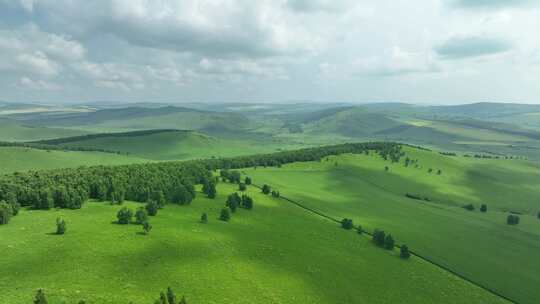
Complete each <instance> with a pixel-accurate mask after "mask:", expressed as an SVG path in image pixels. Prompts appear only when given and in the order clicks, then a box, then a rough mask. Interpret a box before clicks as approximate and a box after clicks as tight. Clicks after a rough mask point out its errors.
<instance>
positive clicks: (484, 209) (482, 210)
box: [480, 204, 487, 212]
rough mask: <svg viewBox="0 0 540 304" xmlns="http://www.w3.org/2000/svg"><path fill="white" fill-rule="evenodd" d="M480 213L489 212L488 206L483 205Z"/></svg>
mask: <svg viewBox="0 0 540 304" xmlns="http://www.w3.org/2000/svg"><path fill="white" fill-rule="evenodd" d="M480 212H487V205H486V204H482V205H481V206H480Z"/></svg>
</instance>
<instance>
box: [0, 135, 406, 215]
mask: <svg viewBox="0 0 540 304" xmlns="http://www.w3.org/2000/svg"><path fill="white" fill-rule="evenodd" d="M365 151H376V152H377V153H378V154H379V155H380V156H381V157H382V158H386V159H392V160H393V161H397V160H399V158H400V157H401V156H402V155H403V153H402V152H401V146H400V145H399V144H396V143H387V142H368V143H349V144H340V145H333V146H324V147H316V148H306V149H300V150H294V151H283V152H276V153H271V154H259V155H252V156H241V157H233V158H220V159H206V160H192V161H172V162H161V163H147V164H131V165H119V166H94V167H79V168H66V169H55V170H48V171H29V172H24V173H20V172H16V173H12V174H7V175H3V176H0V202H1V201H4V203H3V204H0V219H1V221H2V222H7V221H9V218H10V217H11V216H13V215H16V213H17V212H18V208H19V206H24V207H31V208H34V209H50V208H69V209H78V208H81V206H82V205H83V203H84V202H85V201H87V200H88V199H95V200H98V201H111V202H113V203H120V202H122V201H123V200H130V201H136V202H148V201H150V200H154V201H162V202H165V201H166V202H170V203H175V204H189V203H190V202H191V201H192V200H193V198H194V197H195V187H194V185H196V184H202V185H203V187H204V191H205V194H207V195H208V196H209V197H211V196H215V185H216V182H217V181H216V180H215V179H214V178H213V177H212V171H213V170H217V169H222V170H221V177H222V178H223V179H226V180H228V181H230V182H235V183H239V182H240V173H239V172H237V171H229V169H238V168H246V167H258V166H263V167H266V166H281V165H282V164H286V163H292V162H302V161H315V160H321V159H322V158H324V157H326V156H329V155H338V154H343V153H355V154H359V153H365ZM248 183H250V180H245V184H248ZM274 195H279V194H278V193H275V194H274ZM7 205H9V208H8V207H6V206H7ZM8 213H9V215H8ZM0 223H1V222H0Z"/></svg>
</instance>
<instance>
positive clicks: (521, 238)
mask: <svg viewBox="0 0 540 304" xmlns="http://www.w3.org/2000/svg"><path fill="white" fill-rule="evenodd" d="M406 153H407V156H408V157H410V158H411V159H418V160H419V168H414V166H409V167H405V166H404V164H403V162H401V163H399V164H390V162H384V161H383V160H382V159H380V158H379V157H377V156H374V155H370V156H365V155H362V156H358V155H354V156H353V155H342V156H338V157H330V158H329V160H328V161H323V162H306V163H294V164H290V165H286V166H283V167H282V168H279V169H274V168H267V169H264V168H257V169H246V170H244V171H245V173H246V174H247V175H249V176H251V177H252V178H253V179H254V181H255V182H256V183H258V184H262V183H268V184H270V185H272V186H274V187H276V189H278V190H280V192H281V193H282V194H283V195H285V196H287V197H290V198H292V199H295V200H297V201H300V202H302V203H304V204H305V205H307V206H309V207H311V208H315V209H317V210H320V211H322V212H324V213H326V214H329V215H331V216H334V217H337V218H343V217H349V218H352V219H353V220H354V222H355V223H357V224H361V225H362V226H363V227H364V228H365V229H367V230H370V231H371V230H373V229H375V228H381V229H384V230H386V231H387V232H391V233H392V234H393V235H394V237H395V238H397V240H398V243H401V244H403V243H406V244H408V245H409V247H410V248H412V249H413V250H414V251H416V252H418V253H420V254H422V255H425V256H427V257H429V258H430V259H432V260H434V261H436V262H437V263H439V264H441V265H444V266H447V267H449V268H451V269H453V270H455V271H457V272H458V273H460V274H463V275H465V276H466V277H468V278H470V279H472V280H474V281H476V282H478V283H480V284H482V285H483V286H486V287H489V288H492V289H494V290H497V291H498V292H500V293H501V294H503V295H506V296H508V297H510V298H512V299H515V300H516V301H518V302H519V303H530V304H533V303H536V300H537V299H538V298H540V290H538V288H537V286H538V285H539V284H540V277H539V276H538V274H537V269H540V262H539V260H538V258H537V257H538V255H539V254H540V220H538V219H537V218H536V212H538V211H540V205H538V197H540V188H538V186H537V185H538V182H539V181H540V167H539V165H538V164H536V163H532V162H526V161H515V160H495V159H491V160H490V159H472V158H464V157H447V156H442V155H439V154H438V153H435V152H428V151H420V150H416V149H411V148H407V149H406ZM385 166H388V167H389V171H388V172H385V170H384V167H385ZM429 168H433V169H434V171H433V173H431V174H429V173H428V172H427V171H428V169H429ZM438 169H441V170H442V174H441V175H437V174H436V173H435V172H436V171H437V170H438ZM406 193H413V194H417V195H420V196H422V197H427V198H429V199H430V202H427V201H420V200H414V199H409V198H406V197H405V196H404V195H405V194H406ZM467 203H472V204H474V205H475V206H476V208H477V209H476V210H478V207H479V206H480V204H481V203H486V204H487V205H488V208H489V210H488V212H487V213H480V212H479V211H474V212H470V211H466V210H465V209H463V208H461V206H463V205H465V204H467ZM507 211H514V212H520V213H523V215H521V223H520V225H518V226H508V225H506V216H507V214H508V213H507Z"/></svg>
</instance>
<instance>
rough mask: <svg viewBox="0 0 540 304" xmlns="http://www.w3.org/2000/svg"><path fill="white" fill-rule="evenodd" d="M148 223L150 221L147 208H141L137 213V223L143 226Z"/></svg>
mask: <svg viewBox="0 0 540 304" xmlns="http://www.w3.org/2000/svg"><path fill="white" fill-rule="evenodd" d="M146 221H148V213H147V212H146V209H145V208H143V207H139V208H138V209H137V212H135V222H136V223H137V224H139V225H142V223H144V222H146Z"/></svg>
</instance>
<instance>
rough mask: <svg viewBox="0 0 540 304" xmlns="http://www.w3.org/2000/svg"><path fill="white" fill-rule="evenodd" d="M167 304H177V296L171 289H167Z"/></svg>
mask: <svg viewBox="0 0 540 304" xmlns="http://www.w3.org/2000/svg"><path fill="white" fill-rule="evenodd" d="M167 302H168V303H169V304H176V295H175V294H174V292H173V290H172V288H171V287H167Z"/></svg>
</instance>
